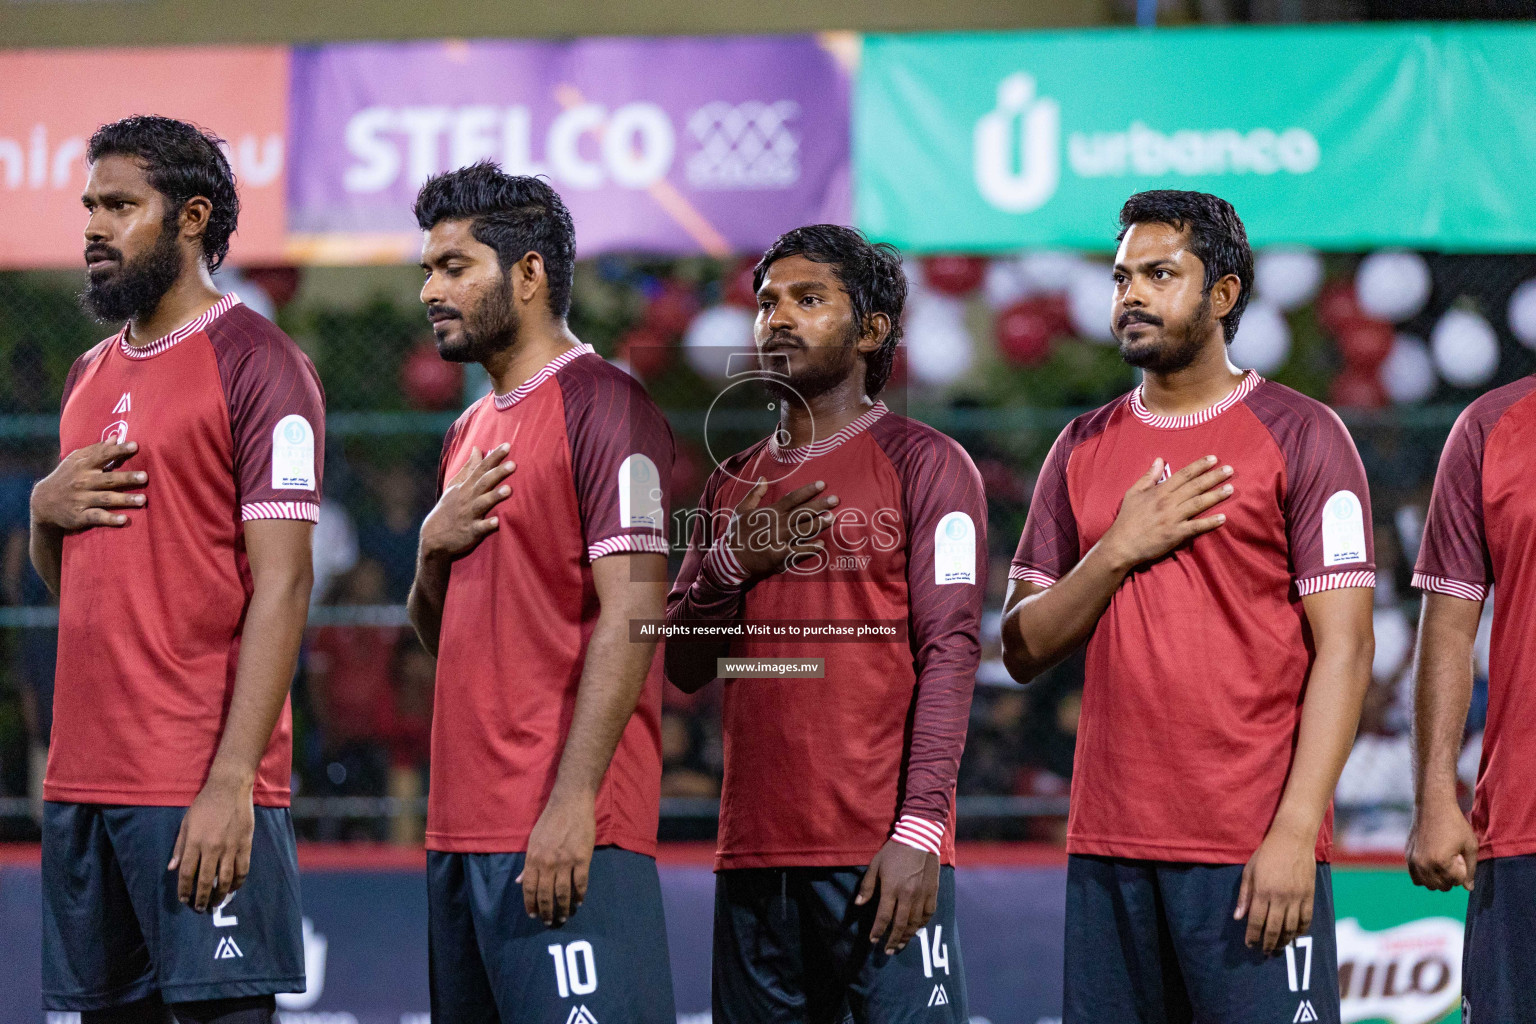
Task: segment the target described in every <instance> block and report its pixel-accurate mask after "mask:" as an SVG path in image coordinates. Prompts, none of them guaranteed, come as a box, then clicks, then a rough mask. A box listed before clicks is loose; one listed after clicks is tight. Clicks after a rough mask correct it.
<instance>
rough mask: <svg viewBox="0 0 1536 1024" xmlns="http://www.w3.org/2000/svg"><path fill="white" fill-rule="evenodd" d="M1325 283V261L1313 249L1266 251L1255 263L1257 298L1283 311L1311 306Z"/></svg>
mask: <svg viewBox="0 0 1536 1024" xmlns="http://www.w3.org/2000/svg"><path fill="white" fill-rule="evenodd" d="M1322 283H1323V258H1322V257H1321V256H1319V255H1318V254H1317V253H1316V252H1314V251H1313V250H1311V249H1303V248H1295V247H1279V248H1274V249H1265V250H1263V251H1262V252H1260V253H1259V255H1258V257H1257V258H1256V259H1255V260H1254V261H1253V290H1254V296H1255V298H1260V299H1268V300H1269V301H1270V302H1273V303H1274V304H1275V305H1277V306H1279V307H1280V308H1281V309H1286V310H1290V309H1295V308H1296V307H1297V306H1301V305H1304V304H1306V303H1307V302H1310V301H1311V300H1312V296H1314V295H1316V294H1317V289H1318V288H1319V287H1321V285H1322Z"/></svg>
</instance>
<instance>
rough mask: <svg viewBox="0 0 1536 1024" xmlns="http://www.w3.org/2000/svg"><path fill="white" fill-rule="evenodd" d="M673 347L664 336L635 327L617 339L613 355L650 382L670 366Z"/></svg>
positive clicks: (645, 328) (650, 330)
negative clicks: (617, 342) (616, 346)
mask: <svg viewBox="0 0 1536 1024" xmlns="http://www.w3.org/2000/svg"><path fill="white" fill-rule="evenodd" d="M672 352H673V346H672V344H671V342H670V341H668V339H667V338H666V336H665V335H663V334H661V333H660V332H659V331H655V330H652V329H651V328H649V327H645V326H641V327H636V328H634V329H633V330H631V331H629V332H628V333H627V334H625V335H624V336H623V337H622V338H620V339H619V344H618V348H617V349H616V350H615V352H614V355H616V356H617V357H618V358H620V359H622V360H624V361H625V362H626V363H628V364H629V365H630V367H631V368H632V369H633V370H634V371H635V372H636V373H638V374H639V375H640V376H641V377H642V378H644V379H646V380H650V379H651V378H652V377H654V376H656V375H657V374H659V373H661V372H662V371H663V370H665V369H666V368H667V367H668V366H670V365H671V364H672Z"/></svg>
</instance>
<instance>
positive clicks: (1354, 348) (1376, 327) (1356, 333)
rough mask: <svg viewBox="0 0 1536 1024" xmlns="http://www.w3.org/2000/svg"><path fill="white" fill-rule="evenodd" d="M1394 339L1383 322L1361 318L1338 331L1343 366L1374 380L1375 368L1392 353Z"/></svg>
mask: <svg viewBox="0 0 1536 1024" xmlns="http://www.w3.org/2000/svg"><path fill="white" fill-rule="evenodd" d="M1395 337H1396V332H1395V331H1394V330H1393V329H1392V325H1391V324H1389V323H1387V322H1386V321H1385V320H1373V319H1372V318H1370V317H1367V316H1362V317H1360V318H1359V319H1356V320H1352V321H1349V322H1347V323H1345V324H1344V325H1343V326H1342V327H1341V328H1340V329H1339V331H1338V338H1339V351H1340V352H1341V353H1343V355H1344V363H1345V365H1347V366H1349V367H1351V368H1352V369H1357V370H1360V371H1361V372H1362V373H1368V374H1370V375H1371V376H1372V377H1373V378H1374V376H1375V373H1376V368H1377V367H1379V366H1380V365H1381V363H1382V361H1383V360H1384V359H1386V358H1387V355H1388V353H1390V352H1391V351H1392V341H1393V339H1394V338H1395Z"/></svg>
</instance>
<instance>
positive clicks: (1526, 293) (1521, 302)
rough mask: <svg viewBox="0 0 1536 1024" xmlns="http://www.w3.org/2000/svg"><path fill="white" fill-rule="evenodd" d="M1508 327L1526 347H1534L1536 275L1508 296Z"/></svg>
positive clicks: (1535, 338) (1535, 333)
mask: <svg viewBox="0 0 1536 1024" xmlns="http://www.w3.org/2000/svg"><path fill="white" fill-rule="evenodd" d="M1509 329H1510V331H1511V332H1513V334H1514V336H1515V337H1516V338H1518V339H1519V340H1520V344H1522V345H1524V346H1525V347H1526V348H1536V277H1533V278H1531V279H1530V280H1529V281H1526V282H1525V283H1524V284H1522V285H1521V286H1520V287H1518V288H1516V289H1515V294H1513V295H1511V296H1510V297H1509Z"/></svg>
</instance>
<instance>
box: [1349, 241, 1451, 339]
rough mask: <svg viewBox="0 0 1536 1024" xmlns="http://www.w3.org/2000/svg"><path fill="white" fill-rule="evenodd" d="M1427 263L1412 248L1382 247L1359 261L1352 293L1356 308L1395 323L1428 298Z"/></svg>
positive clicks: (1428, 276)
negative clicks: (1395, 248) (1357, 299)
mask: <svg viewBox="0 0 1536 1024" xmlns="http://www.w3.org/2000/svg"><path fill="white" fill-rule="evenodd" d="M1432 283H1433V282H1432V281H1431V279H1430V274H1429V264H1428V263H1425V262H1424V257H1422V256H1420V255H1419V254H1418V253H1416V252H1406V251H1403V250H1383V251H1381V252H1373V253H1371V254H1370V255H1369V256H1367V257H1366V258H1365V259H1363V260H1361V261H1360V269H1359V270H1358V271H1356V273H1355V294H1356V296H1357V297H1358V298H1359V300H1360V308H1361V309H1362V310H1364V311H1365V312H1367V313H1369V314H1370V315H1371V316H1374V317H1376V318H1377V319H1380V320H1390V321H1392V322H1393V323H1399V322H1401V321H1403V320H1407V319H1408V318H1409V317H1411V316H1413V315H1414V314H1416V313H1418V312H1419V310H1421V309H1423V308H1424V304H1425V303H1426V302H1428V301H1429V291H1430V287H1431V284H1432Z"/></svg>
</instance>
